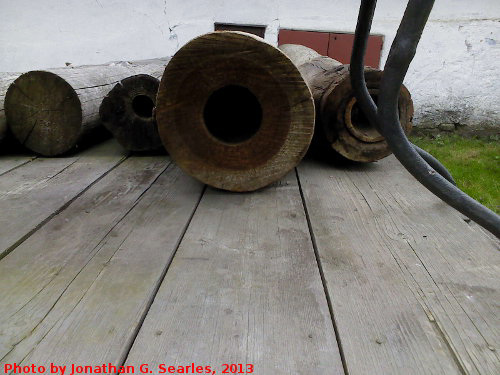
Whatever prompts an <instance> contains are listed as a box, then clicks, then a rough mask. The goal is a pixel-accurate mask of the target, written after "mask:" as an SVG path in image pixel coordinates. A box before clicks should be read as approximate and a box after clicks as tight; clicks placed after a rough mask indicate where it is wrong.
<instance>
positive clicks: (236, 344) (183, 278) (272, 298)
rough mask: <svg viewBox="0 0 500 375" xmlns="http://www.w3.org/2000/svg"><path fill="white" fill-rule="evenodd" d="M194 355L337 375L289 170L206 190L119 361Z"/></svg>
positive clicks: (261, 368)
mask: <svg viewBox="0 0 500 375" xmlns="http://www.w3.org/2000/svg"><path fill="white" fill-rule="evenodd" d="M193 362H194V363H196V364H202V365H210V366H212V368H213V370H216V371H217V374H221V373H222V370H223V367H222V364H223V363H240V364H247V363H248V364H252V365H253V368H254V371H253V373H255V374H273V375H289V374H322V375H324V374H340V375H341V374H344V370H343V366H342V362H341V358H340V354H339V349H338V346H337V342H336V339H335V332H334V327H333V324H332V317H331V315H330V313H329V309H328V304H327V300H326V298H325V294H324V289H323V285H322V282H321V276H320V273H319V270H318V267H317V262H316V257H315V253H314V249H313V246H312V242H311V238H310V235H309V230H308V225H307V221H306V217H305V214H304V207H303V205H302V201H301V197H300V191H299V187H298V184H297V178H296V176H295V173H294V172H292V173H290V174H288V175H287V176H285V177H284V178H282V179H281V180H280V181H278V182H276V183H274V184H272V185H271V186H269V187H268V188H266V189H262V190H261V191H259V192H255V193H253V194H227V193H225V192H223V191H220V190H217V189H210V188H209V189H207V191H206V192H205V195H204V196H203V199H202V201H201V202H200V205H199V207H198V209H197V210H196V213H195V215H194V217H193V220H192V222H191V225H190V226H189V228H188V230H187V232H186V235H185V236H184V239H183V240H182V243H181V244H180V247H179V249H178V251H177V254H176V256H175V258H174V259H173V261H172V264H171V266H170V268H169V270H168V272H167V274H166V277H165V279H164V281H163V283H162V285H161V287H160V289H159V291H158V293H157V295H156V297H155V300H154V302H153V304H152V306H151V309H150V311H149V313H148V315H147V316H146V319H145V320H144V323H143V325H142V329H141V330H140V332H139V334H138V336H137V339H136V341H135V342H134V345H133V346H132V349H131V351H130V353H129V355H128V358H127V361H126V362H125V364H126V365H135V366H137V365H139V364H141V363H148V364H149V365H150V370H152V373H153V374H158V373H160V371H159V368H158V365H159V364H161V363H166V364H169V365H174V366H182V365H186V364H191V363H193ZM244 369H245V370H246V366H244Z"/></svg>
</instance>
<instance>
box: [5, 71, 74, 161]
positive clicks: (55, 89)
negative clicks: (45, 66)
mask: <svg viewBox="0 0 500 375" xmlns="http://www.w3.org/2000/svg"><path fill="white" fill-rule="evenodd" d="M5 111H6V116H7V119H8V122H9V127H10V129H11V132H12V134H13V135H14V136H15V137H16V138H17V139H18V140H19V142H21V143H22V144H23V145H25V146H26V147H27V148H29V149H31V150H33V151H35V152H37V153H39V154H42V155H46V156H53V155H59V154H62V153H64V152H66V151H68V150H70V149H71V148H72V147H73V146H74V145H75V143H76V142H77V140H78V139H79V137H80V135H81V134H80V133H81V123H82V109H81V103H80V99H79V97H78V95H77V93H76V92H75V90H74V89H73V88H72V87H71V85H69V84H68V83H67V82H66V81H65V80H64V79H63V78H61V77H59V76H58V75H56V74H54V73H51V72H46V71H31V72H28V73H25V74H23V75H21V76H20V77H19V78H17V79H16V80H15V81H14V83H13V84H12V85H11V86H10V87H9V89H8V91H7V95H6V97H5Z"/></svg>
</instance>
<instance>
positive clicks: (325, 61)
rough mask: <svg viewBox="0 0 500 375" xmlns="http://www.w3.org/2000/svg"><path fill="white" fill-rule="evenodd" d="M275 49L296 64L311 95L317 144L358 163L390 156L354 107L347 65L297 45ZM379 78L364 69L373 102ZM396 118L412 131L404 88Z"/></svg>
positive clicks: (377, 73) (410, 107)
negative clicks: (327, 146)
mask: <svg viewBox="0 0 500 375" xmlns="http://www.w3.org/2000/svg"><path fill="white" fill-rule="evenodd" d="M279 48H280V49H281V50H282V51H283V52H284V53H285V54H286V55H287V56H288V57H290V59H291V60H292V61H293V62H294V63H295V64H296V65H297V67H298V69H299V71H300V72H301V74H302V76H303V77H304V79H305V81H306V82H307V84H308V86H309V88H310V89H311V92H312V94H313V97H314V101H315V103H316V134H315V138H317V142H316V143H317V144H320V145H321V144H323V143H327V144H329V145H330V146H331V147H332V148H333V149H334V150H335V151H336V152H338V153H339V154H341V155H342V156H344V157H345V158H347V159H350V160H354V161H359V162H372V161H376V160H379V159H382V158H384V157H386V156H388V155H390V154H391V150H390V148H389V146H388V145H387V143H386V142H385V140H384V138H383V137H382V135H381V134H380V133H379V132H378V131H377V129H376V128H375V127H373V126H372V125H371V124H370V122H369V121H368V119H367V118H366V117H365V115H364V114H363V112H362V110H361V109H360V108H359V106H358V105H357V100H356V97H355V94H354V91H353V89H352V87H351V80H350V76H349V65H343V64H341V63H340V62H338V61H336V60H334V59H332V58H329V57H326V56H321V55H320V54H318V53H317V52H316V51H314V50H312V49H310V48H308V47H304V46H300V45H295V44H284V45H282V46H280V47H279ZM382 75H383V72H382V71H380V70H377V69H373V68H366V69H365V79H366V84H367V87H368V90H369V92H370V94H371V96H372V98H373V99H374V100H375V102H376V101H377V97H378V89H379V85H380V81H381V79H382ZM399 118H400V121H401V125H402V127H403V129H404V130H405V132H406V133H407V134H408V133H409V132H410V131H411V129H412V119H413V101H412V99H411V95H410V93H409V91H408V90H407V88H406V87H405V86H404V85H402V86H401V91H400V96H399ZM320 138H321V139H320ZM325 141H326V142H325Z"/></svg>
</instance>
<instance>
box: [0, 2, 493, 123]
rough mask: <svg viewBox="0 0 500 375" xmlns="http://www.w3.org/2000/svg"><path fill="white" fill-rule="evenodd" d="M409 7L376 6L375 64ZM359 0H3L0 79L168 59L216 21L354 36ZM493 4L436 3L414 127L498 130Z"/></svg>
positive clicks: (274, 31) (415, 80)
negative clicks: (380, 43)
mask: <svg viewBox="0 0 500 375" xmlns="http://www.w3.org/2000/svg"><path fill="white" fill-rule="evenodd" d="M405 4H406V1H404V0H379V1H378V8H377V12H376V16H375V20H374V24H373V30H372V31H373V32H374V33H379V34H383V35H384V36H385V44H384V50H383V51H382V52H383V53H382V64H383V63H384V61H385V59H386V57H387V53H388V49H389V46H390V43H391V41H392V39H393V38H394V35H395V32H396V30H397V27H398V24H399V21H400V19H401V16H402V13H403V10H404V6H405ZM358 6H359V0H301V1H299V0H245V1H243V0H184V1H179V0H142V1H141V0H139V1H138V0H44V1H40V0H15V1H12V0H0V71H26V70H30V69H41V68H46V67H58V66H64V64H65V63H66V62H70V63H72V64H74V65H78V64H98V63H103V62H107V61H111V60H135V59H145V58H154V57H161V56H168V55H171V54H173V53H175V51H176V50H177V49H178V48H180V47H181V46H182V45H183V44H184V43H186V42H187V41H189V40H190V39H191V38H193V37H195V36H197V35H200V34H202V33H205V32H209V31H212V30H213V24H214V22H228V23H242V24H259V25H266V26H267V29H266V39H267V40H268V41H269V42H271V43H274V44H276V43H277V38H278V31H279V29H280V28H295V29H307V30H323V31H344V32H353V31H354V27H355V23H356V17H357V11H358ZM499 61H500V1H498V0H476V1H474V2H470V1H469V0H437V1H436V5H435V7H434V9H433V11H432V14H431V18H430V20H429V23H428V26H427V28H426V30H425V32H424V35H423V37H422V41H421V43H420V45H419V49H418V51H417V56H416V57H415V60H414V61H413V63H412V65H411V66H410V71H409V73H408V76H407V77H406V80H405V84H406V85H407V86H408V88H409V89H410V91H411V93H412V96H413V98H414V101H415V107H416V115H415V122H416V123H417V124H418V125H419V126H422V127H434V126H437V125H439V124H445V125H444V126H443V128H444V127H446V128H450V127H453V125H450V124H460V125H466V126H468V127H471V128H473V127H482V128H484V127H490V128H492V127H495V126H498V125H499V124H500V97H499V96H500V79H499V78H500V77H499V71H500V69H499V68H500V66H499V65H500V62H499Z"/></svg>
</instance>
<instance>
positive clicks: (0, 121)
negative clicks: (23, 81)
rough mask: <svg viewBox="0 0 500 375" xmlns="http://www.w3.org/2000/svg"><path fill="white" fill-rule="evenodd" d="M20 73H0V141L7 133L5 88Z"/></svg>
mask: <svg viewBox="0 0 500 375" xmlns="http://www.w3.org/2000/svg"><path fill="white" fill-rule="evenodd" d="M19 75H20V73H0V142H1V141H2V140H3V139H4V138H5V136H6V135H7V119H6V117H5V110H4V101H5V94H6V93H7V89H8V88H9V86H10V85H11V83H12V82H14V80H15V79H16V78H17V77H19Z"/></svg>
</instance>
